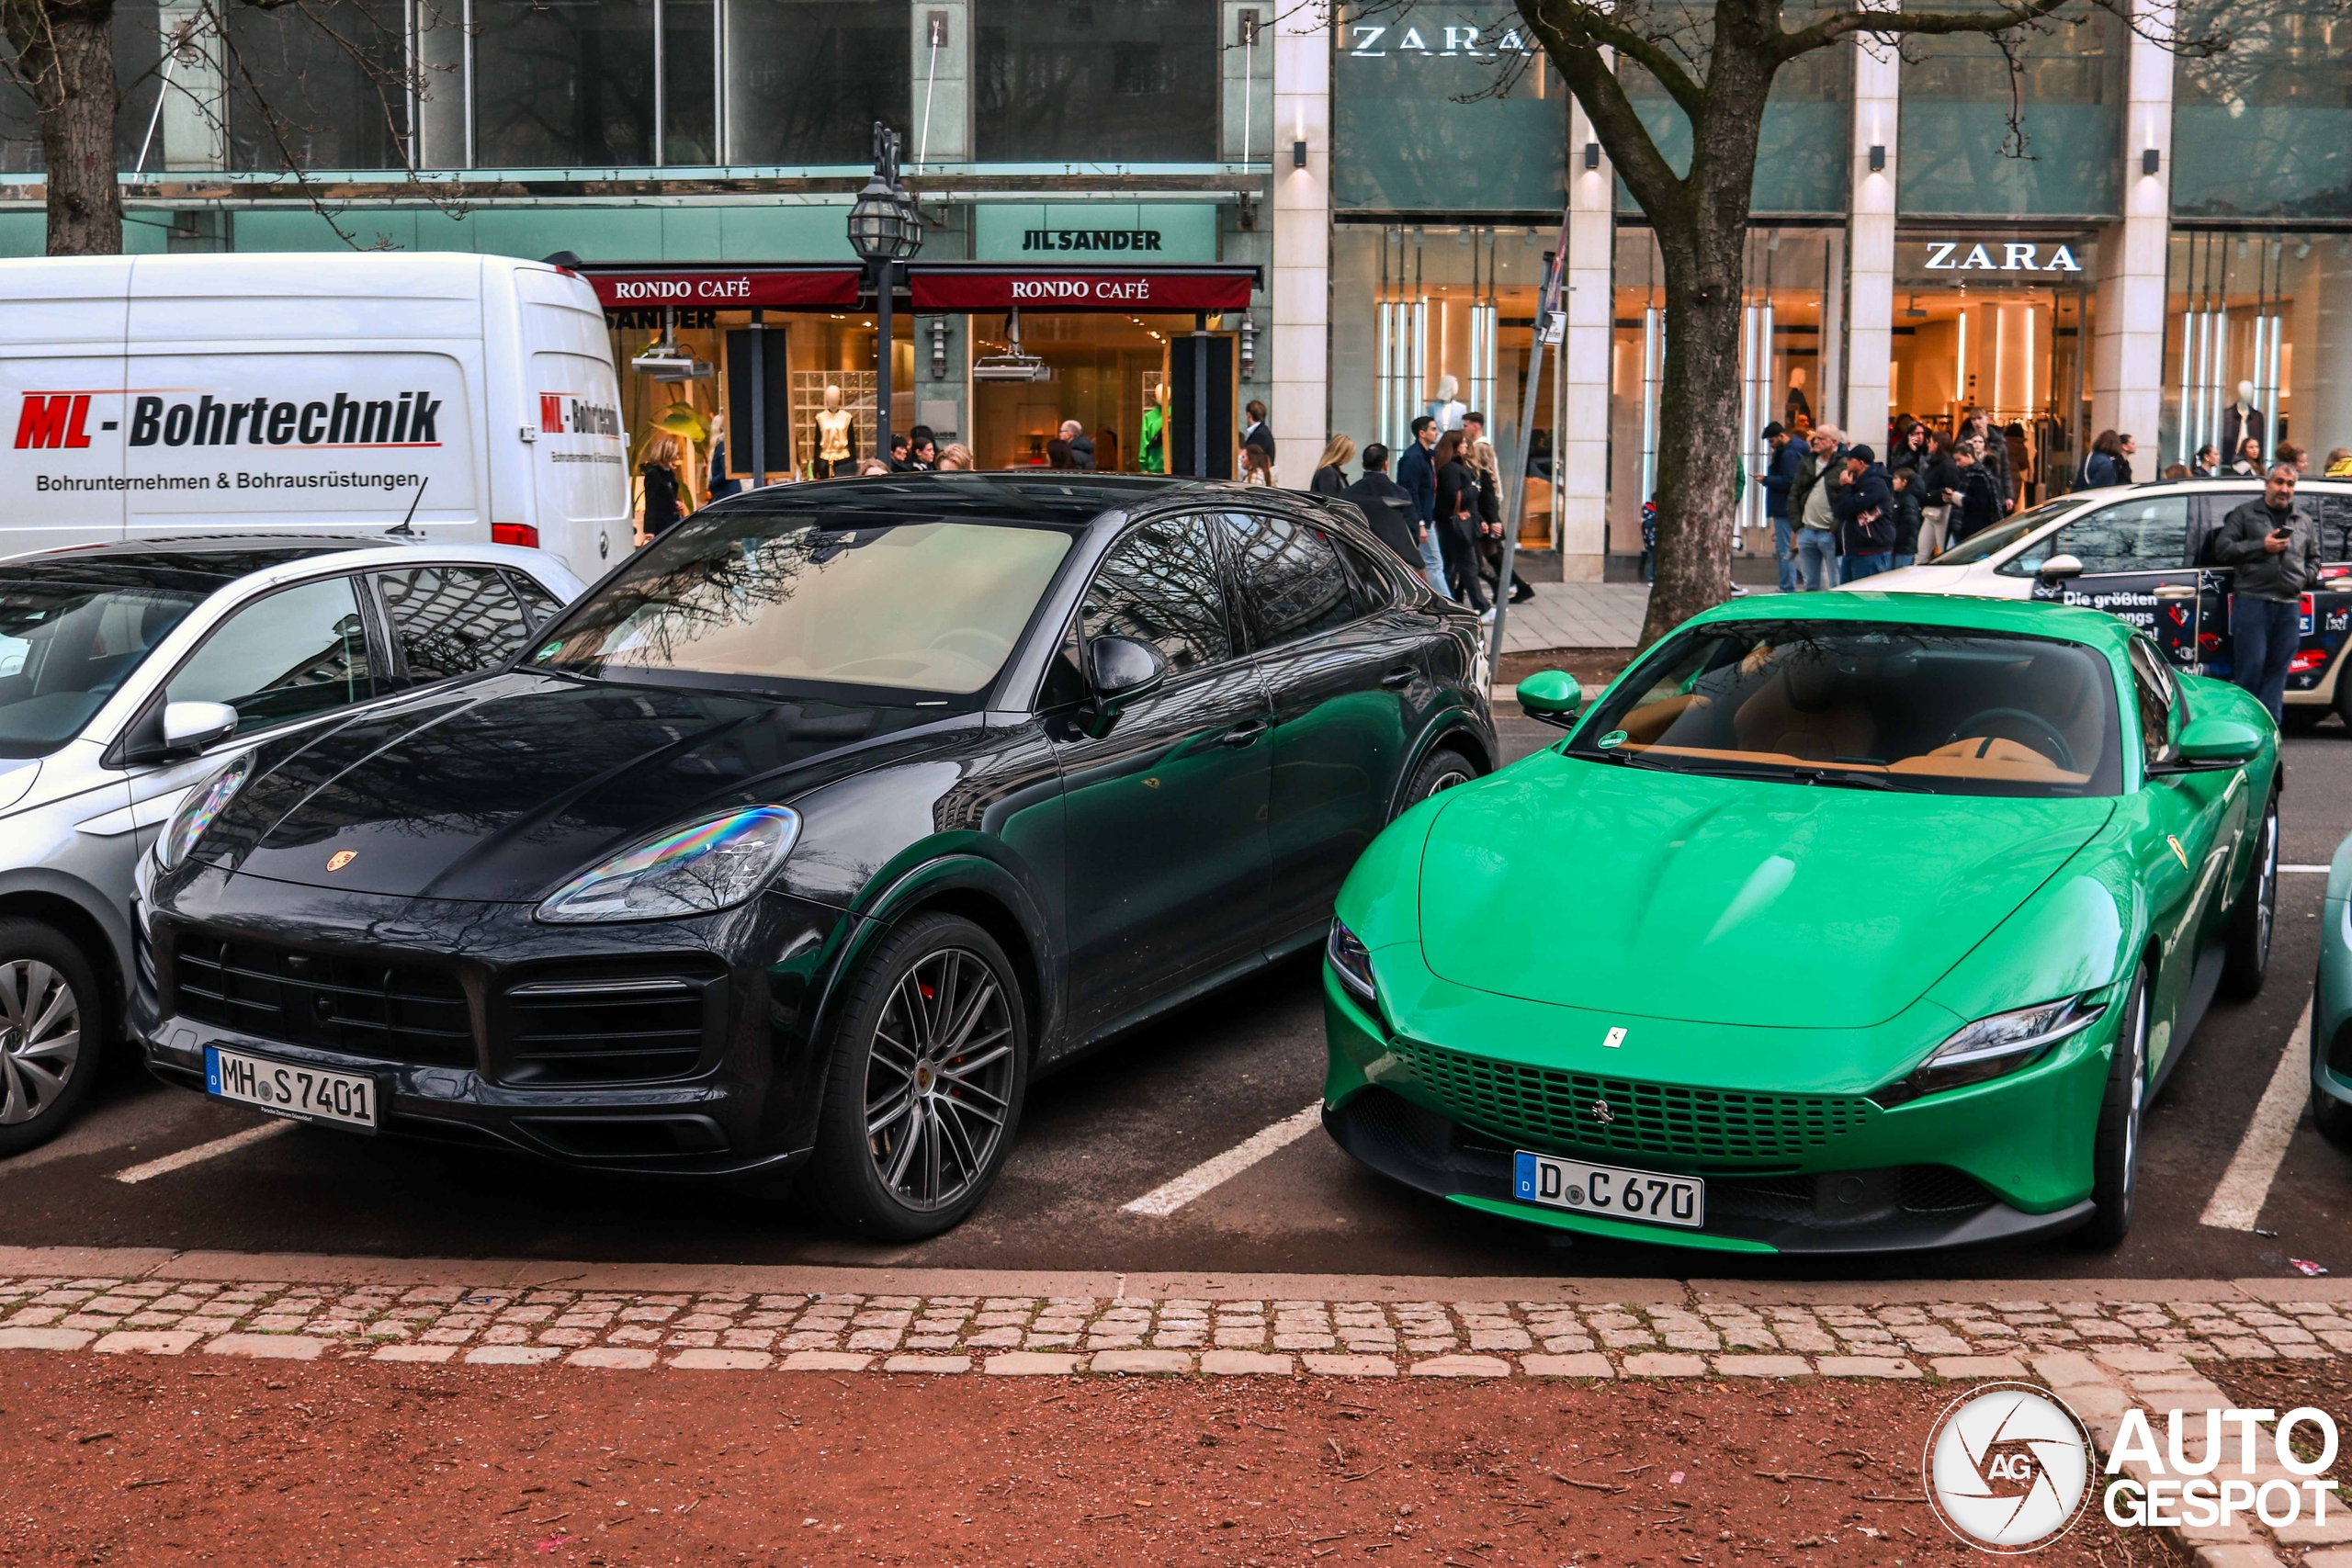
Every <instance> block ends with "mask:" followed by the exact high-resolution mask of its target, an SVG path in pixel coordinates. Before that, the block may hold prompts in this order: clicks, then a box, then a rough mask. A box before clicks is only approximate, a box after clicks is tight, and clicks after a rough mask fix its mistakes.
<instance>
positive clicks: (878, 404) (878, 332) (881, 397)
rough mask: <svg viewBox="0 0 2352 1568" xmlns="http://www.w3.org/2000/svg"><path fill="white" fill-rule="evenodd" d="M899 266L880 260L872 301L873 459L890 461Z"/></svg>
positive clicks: (889, 261)
mask: <svg viewBox="0 0 2352 1568" xmlns="http://www.w3.org/2000/svg"><path fill="white" fill-rule="evenodd" d="M898 270H899V264H898V263H896V262H894V261H891V260H889V259H888V258H887V257H886V258H885V259H884V260H883V262H882V264H881V266H880V268H879V271H880V275H881V278H882V283H881V287H880V288H876V290H875V298H874V324H875V340H874V455H875V456H876V457H879V458H881V459H882V461H883V462H885V463H888V461H889V460H890V306H891V303H892V300H891V299H890V296H891V295H892V294H893V293H894V292H896V291H897V287H898V285H897V279H896V277H895V276H894V275H895V274H896V273H897V272H898Z"/></svg>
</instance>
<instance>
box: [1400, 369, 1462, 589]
mask: <svg viewBox="0 0 2352 1568" xmlns="http://www.w3.org/2000/svg"><path fill="white" fill-rule="evenodd" d="M1412 432H1413V444H1412V445H1411V446H1408V447H1406V448H1405V455H1404V456H1403V457H1399V458H1398V459H1397V483H1398V484H1400V485H1402V486H1404V487H1405V493H1406V494H1407V495H1409V496H1411V497H1412V498H1413V525H1414V526H1415V527H1416V528H1417V529H1419V537H1418V538H1417V539H1416V540H1415V541H1414V545H1415V547H1416V548H1418V549H1419V551H1420V554H1421V575H1422V576H1423V577H1425V578H1427V579H1428V580H1429V585H1430V587H1431V588H1432V589H1434V590H1436V591H1437V592H1440V593H1442V594H1444V595H1445V596H1446V597H1447V598H1449V599H1451V598H1453V590H1452V589H1451V588H1450V587H1449V586H1448V585H1447V582H1446V577H1445V548H1444V545H1443V544H1442V541H1441V540H1440V539H1439V538H1438V531H1437V464H1436V462H1435V461H1434V460H1433V459H1432V458H1431V457H1430V452H1431V451H1432V450H1433V449H1434V448H1435V447H1436V446H1437V438H1438V427H1437V421H1436V420H1435V419H1433V418H1431V417H1430V415H1428V414H1425V413H1422V414H1415V415H1414V416H1413V424H1412Z"/></svg>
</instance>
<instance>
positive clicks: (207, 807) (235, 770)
mask: <svg viewBox="0 0 2352 1568" xmlns="http://www.w3.org/2000/svg"><path fill="white" fill-rule="evenodd" d="M253 771H254V754H253V753H252V752H251V751H240V752H238V753H237V754H236V755H235V756H234V757H232V758H230V759H229V761H228V762H227V763H226V764H224V765H223V766H221V767H220V769H218V770H216V771H215V772H214V773H210V774H209V775H208V776H207V777H205V778H202V779H199V780H198V781H197V783H196V784H194V785H193V786H191V787H190V788H189V790H188V792H187V794H186V795H182V796H181V797H180V808H179V809H178V810H177V811H175V812H174V813H172V820H171V822H170V824H169V825H168V826H167V827H165V828H164V834H163V837H161V838H159V839H157V840H155V863H156V864H157V865H160V866H162V867H163V868H164V870H165V871H169V870H171V869H172V868H173V867H175V866H176V865H178V864H179V863H181V862H182V861H185V860H186V859H187V855H188V852H189V851H190V850H192V849H194V848H196V841H197V840H198V839H200V838H202V837H204V830H205V829H207V828H209V827H211V826H212V819H213V818H216V817H218V816H220V813H221V812H222V811H224V810H226V809H227V808H228V806H229V802H231V801H232V800H234V799H235V798H236V796H237V792H238V791H239V790H241V789H243V788H244V787H245V780H246V779H247V778H248V777H249V776H251V774H252V773H253Z"/></svg>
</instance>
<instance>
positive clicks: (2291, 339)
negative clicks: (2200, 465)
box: [2142, 230, 2352, 477]
mask: <svg viewBox="0 0 2352 1568" xmlns="http://www.w3.org/2000/svg"><path fill="white" fill-rule="evenodd" d="M2167 271H2168V279H2167V285H2166V289H2165V293H2166V299H2165V380H2164V429H2163V434H2162V440H2161V443H2160V446H2161V450H2162V457H2160V458H2159V459H2158V461H2159V462H2160V463H2162V464H2170V463H2175V462H2179V463H2193V462H2194V461H2195V460H2196V456H2197V451H2198V449H2199V447H2201V446H2213V447H2216V448H2218V449H2219V451H2220V453H2221V457H2222V462H2223V464H2224V465H2226V464H2228V463H2229V462H2230V461H2231V459H2232V457H2234V455H2235V454H2236V452H2237V449H2238V446H2239V444H2240V443H2242V442H2243V441H2245V439H2246V438H2247V437H2248V436H2252V437H2253V438H2254V440H2255V442H2256V445H2257V446H2258V448H2259V450H2260V451H2261V452H2262V453H2263V454H2265V455H2267V454H2269V453H2272V452H2276V451H2277V450H2278V447H2279V446H2281V445H2285V444H2292V445H2294V446H2301V447H2304V448H2306V449H2308V450H2309V451H2310V453H2311V455H2312V461H2311V473H2312V476H2313V477H2317V476H2318V475H2319V474H2320V473H2321V472H2322V471H2323V470H2324V468H2326V466H2327V465H2326V454H2327V453H2329V452H2330V451H2332V450H2333V449H2335V448H2336V447H2339V446H2344V447H2352V236H2346V235H2343V234H2336V233H2304V234H2295V233H2279V232H2277V231H2268V232H2230V231H2216V230H2200V231H2191V232H2180V231H2175V233H2174V234H2173V237H2172V241H2171V254H2170V259H2169V265H2168V268H2167ZM2142 449H2143V451H2144V450H2146V442H2145V440H2144V437H2143V442H2142Z"/></svg>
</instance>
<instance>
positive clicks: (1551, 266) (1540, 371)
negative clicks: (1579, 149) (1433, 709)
mask: <svg viewBox="0 0 2352 1568" xmlns="http://www.w3.org/2000/svg"><path fill="white" fill-rule="evenodd" d="M1567 275H1568V215H1567V214H1566V213H1565V212H1563V213H1561V214H1560V247H1559V249H1557V250H1555V251H1554V252H1553V253H1552V254H1550V255H1548V256H1546V257H1544V287H1543V288H1541V289H1539V290H1537V292H1536V296H1535V341H1534V342H1533V343H1532V344H1528V346H1527V391H1526V395H1525V396H1523V397H1521V399H1520V400H1519V442H1518V449H1519V457H1518V460H1517V461H1515V462H1514V463H1512V465H1511V468H1512V469H1513V470H1514V471H1513V472H1511V473H1508V474H1505V475H1503V476H1502V479H1503V484H1502V491H1503V494H1502V506H1501V509H1500V510H1501V513H1502V516H1503V519H1504V523H1503V557H1502V565H1501V567H1500V569H1499V570H1497V571H1496V573H1495V633H1494V640H1493V642H1492V643H1491V644H1489V645H1488V648H1487V668H1488V670H1490V671H1491V670H1493V669H1494V668H1496V667H1497V666H1498V665H1500V664H1501V663H1502V659H1503V622H1504V620H1505V619H1506V618H1508V617H1509V616H1510V569H1511V563H1512V562H1513V561H1515V560H1517V559H1518V558H1519V531H1520V529H1521V526H1522V525H1524V523H1525V521H1526V519H1525V513H1526V510H1527V447H1528V444H1529V443H1530V442H1532V440H1534V438H1535V389H1536V388H1537V387H1540V386H1542V385H1543V377H1544V328H1545V327H1546V326H1547V325H1548V324H1549V323H1550V321H1551V319H1552V313H1553V312H1554V311H1555V310H1559V309H1560V308H1561V307H1562V305H1563V304H1564V303H1565V301H1564V300H1563V299H1561V294H1562V292H1563V290H1562V288H1561V285H1562V284H1563V283H1564V282H1565V281H1566V278H1567ZM1560 346H1561V348H1562V350H1563V351H1564V352H1565V351H1566V347H1567V344H1566V329H1565V328H1563V329H1562V342H1561V344H1560ZM1554 434H1555V436H1556V435H1557V434H1558V433H1557V432H1556V431H1555V432H1554ZM1559 460H1560V459H1559V446H1558V443H1557V441H1556V440H1555V442H1554V445H1553V457H1552V463H1553V468H1552V473H1553V480H1552V493H1553V494H1554V495H1555V497H1556V496H1557V495H1558V494H1559ZM1555 505H1556V502H1555ZM1556 515H1557V513H1556V511H1555V516H1556Z"/></svg>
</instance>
